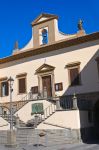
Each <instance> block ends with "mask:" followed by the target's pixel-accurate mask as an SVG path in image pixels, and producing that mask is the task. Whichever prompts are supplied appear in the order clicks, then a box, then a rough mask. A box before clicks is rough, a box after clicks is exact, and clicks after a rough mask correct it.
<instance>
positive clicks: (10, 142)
mask: <svg viewBox="0 0 99 150" xmlns="http://www.w3.org/2000/svg"><path fill="white" fill-rule="evenodd" d="M5 146H6V147H10V148H12V147H13V148H15V147H17V144H16V131H15V130H8V131H7V144H6V145H5Z"/></svg>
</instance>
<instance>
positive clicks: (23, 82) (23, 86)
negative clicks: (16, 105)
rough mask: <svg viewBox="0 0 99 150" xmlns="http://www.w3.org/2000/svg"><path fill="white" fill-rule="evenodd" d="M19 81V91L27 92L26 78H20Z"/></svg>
mask: <svg viewBox="0 0 99 150" xmlns="http://www.w3.org/2000/svg"><path fill="white" fill-rule="evenodd" d="M18 82H19V84H18V85H19V87H18V93H19V94H21V93H26V78H19V79H18Z"/></svg>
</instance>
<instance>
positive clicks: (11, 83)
mask: <svg viewBox="0 0 99 150" xmlns="http://www.w3.org/2000/svg"><path fill="white" fill-rule="evenodd" d="M8 82H9V91H10V130H11V131H12V130H13V112H12V92H13V88H12V85H13V82H14V80H13V78H12V77H10V78H9V79H8Z"/></svg>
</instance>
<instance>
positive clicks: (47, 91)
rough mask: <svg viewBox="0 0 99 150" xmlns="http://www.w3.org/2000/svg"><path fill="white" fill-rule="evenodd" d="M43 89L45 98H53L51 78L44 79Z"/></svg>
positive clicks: (45, 77)
mask: <svg viewBox="0 0 99 150" xmlns="http://www.w3.org/2000/svg"><path fill="white" fill-rule="evenodd" d="M42 87H43V96H44V97H51V96H52V88H51V76H50V75H49V76H44V77H42Z"/></svg>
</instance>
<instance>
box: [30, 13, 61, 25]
mask: <svg viewBox="0 0 99 150" xmlns="http://www.w3.org/2000/svg"><path fill="white" fill-rule="evenodd" d="M55 18H58V16H56V15H52V14H45V13H43V14H41V15H40V16H38V17H37V18H36V19H35V20H34V21H33V22H32V26H34V25H36V24H38V23H41V22H43V21H48V20H49V19H55Z"/></svg>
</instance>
